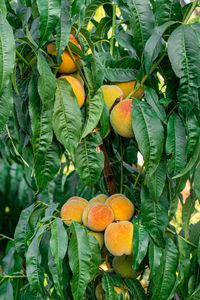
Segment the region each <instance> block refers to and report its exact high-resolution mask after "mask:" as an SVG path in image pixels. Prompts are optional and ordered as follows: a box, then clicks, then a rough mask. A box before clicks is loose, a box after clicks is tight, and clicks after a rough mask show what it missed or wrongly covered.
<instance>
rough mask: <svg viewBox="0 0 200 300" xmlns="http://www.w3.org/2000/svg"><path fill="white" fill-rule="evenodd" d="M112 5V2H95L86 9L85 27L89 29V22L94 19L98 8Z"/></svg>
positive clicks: (100, 0) (95, 0)
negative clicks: (108, 4)
mask: <svg viewBox="0 0 200 300" xmlns="http://www.w3.org/2000/svg"><path fill="white" fill-rule="evenodd" d="M109 2H110V3H111V0H93V1H91V3H90V4H89V5H87V7H86V11H85V18H84V24H83V27H85V28H87V25H88V23H89V21H90V20H91V19H92V17H93V15H94V14H95V12H96V10H97V8H98V7H99V6H101V5H103V4H107V3H109Z"/></svg>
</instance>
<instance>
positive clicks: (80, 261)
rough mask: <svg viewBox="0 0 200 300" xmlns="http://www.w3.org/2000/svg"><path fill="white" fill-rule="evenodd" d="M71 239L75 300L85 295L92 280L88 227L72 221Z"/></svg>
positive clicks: (70, 250) (70, 254) (72, 280)
mask: <svg viewBox="0 0 200 300" xmlns="http://www.w3.org/2000/svg"><path fill="white" fill-rule="evenodd" d="M70 229H71V239H70V242H69V248H68V256H69V265H70V268H71V270H72V273H73V277H72V279H71V281H70V285H71V290H72V294H73V297H74V300H79V299H81V298H82V297H83V295H84V293H85V290H86V287H87V285H88V283H89V282H90V278H91V277H90V259H91V250H90V245H89V241H88V234H87V232H86V229H84V228H82V227H81V225H80V224H78V223H76V222H72V224H71V227H70Z"/></svg>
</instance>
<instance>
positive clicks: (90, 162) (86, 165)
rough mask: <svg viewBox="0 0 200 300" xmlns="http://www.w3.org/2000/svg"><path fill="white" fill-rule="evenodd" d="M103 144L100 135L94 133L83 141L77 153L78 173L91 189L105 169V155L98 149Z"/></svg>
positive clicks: (76, 164)
mask: <svg viewBox="0 0 200 300" xmlns="http://www.w3.org/2000/svg"><path fill="white" fill-rule="evenodd" d="M101 143H102V139H101V137H100V135H99V133H95V132H94V133H92V134H89V135H88V136H87V137H86V138H84V139H82V140H81V142H80V144H79V146H78V148H77V150H76V153H75V160H74V165H75V168H76V171H77V173H78V174H79V176H80V177H81V179H82V180H83V181H84V182H85V183H86V184H87V185H89V186H90V187H92V186H93V185H94V184H95V183H96V182H97V181H98V179H99V176H100V174H101V172H102V170H103V167H104V155H103V153H102V152H101V151H100V150H99V148H98V147H99V145H100V144H101Z"/></svg>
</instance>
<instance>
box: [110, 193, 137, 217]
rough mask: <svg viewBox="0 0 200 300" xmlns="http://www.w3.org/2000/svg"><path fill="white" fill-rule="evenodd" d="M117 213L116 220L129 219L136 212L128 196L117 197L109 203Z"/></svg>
mask: <svg viewBox="0 0 200 300" xmlns="http://www.w3.org/2000/svg"><path fill="white" fill-rule="evenodd" d="M109 206H110V207H111V208H112V210H113V212H114V215H115V220H116V221H129V220H130V219H131V218H132V216H133V214H134V205H133V203H132V202H131V201H130V200H129V199H128V198H126V197H117V198H115V199H113V200H112V201H111V202H110V205H109Z"/></svg>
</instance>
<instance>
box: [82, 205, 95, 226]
mask: <svg viewBox="0 0 200 300" xmlns="http://www.w3.org/2000/svg"><path fill="white" fill-rule="evenodd" d="M94 205H95V203H89V204H88V205H87V206H86V207H85V208H84V211H83V215H82V222H83V224H84V225H85V226H86V227H88V213H89V211H90V209H91V208H92V207H93V206H94Z"/></svg>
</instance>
